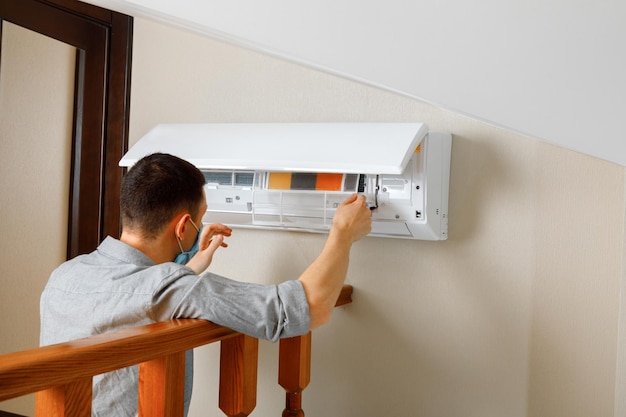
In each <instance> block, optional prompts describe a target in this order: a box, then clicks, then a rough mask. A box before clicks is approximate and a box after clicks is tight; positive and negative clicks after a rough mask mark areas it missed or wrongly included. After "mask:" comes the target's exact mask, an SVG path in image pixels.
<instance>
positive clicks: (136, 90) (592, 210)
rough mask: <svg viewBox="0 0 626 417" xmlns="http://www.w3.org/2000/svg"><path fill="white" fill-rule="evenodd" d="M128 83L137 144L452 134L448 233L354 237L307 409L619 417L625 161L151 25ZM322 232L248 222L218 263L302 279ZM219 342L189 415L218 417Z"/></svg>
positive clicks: (202, 354)
mask: <svg viewBox="0 0 626 417" xmlns="http://www.w3.org/2000/svg"><path fill="white" fill-rule="evenodd" d="M460 64H462V63H460ZM132 83H133V84H132V112H131V113H132V114H131V132H130V135H131V141H136V140H137V139H138V138H139V137H140V136H141V135H142V134H144V133H146V132H147V131H148V130H149V129H150V128H152V127H153V126H154V125H155V124H157V123H173V122H255V121H259V122H275V121H277V122H281V121H303V122H304V121H307V122H308V121H422V122H426V123H427V124H428V125H429V126H430V127H431V129H432V130H445V131H450V132H452V133H453V135H454V143H453V155H452V178H451V192H450V238H449V240H448V241H446V242H419V241H418V242H412V241H405V240H393V239H380V238H367V239H365V240H363V241H361V242H359V243H357V244H356V245H355V247H354V249H353V251H352V261H351V266H350V271H349V278H348V281H349V283H351V284H352V285H354V287H355V294H354V303H353V304H352V305H350V306H347V307H344V308H341V309H339V310H338V311H336V313H335V315H334V317H333V320H332V322H331V323H330V324H329V325H327V326H326V327H324V328H322V329H320V330H319V331H316V332H315V333H314V336H313V340H314V342H313V350H314V352H313V375H312V379H313V380H312V382H311V385H310V387H309V388H308V389H307V390H306V391H305V393H304V408H305V411H306V413H307V416H311V417H315V416H327V415H341V416H380V415H425V416H436V415H441V416H459V415H463V416H481V417H485V416H503V415H506V416H512V417H515V416H545V415H549V416H551V417H559V416H563V417H566V416H567V417H572V416H581V417H582V416H589V415H594V416H612V415H614V407H615V403H616V398H617V397H616V396H615V390H616V389H618V390H621V389H623V386H619V385H618V386H616V371H617V370H618V369H617V368H616V366H617V365H616V363H617V360H618V351H617V346H618V340H617V339H618V327H619V325H620V323H619V317H620V316H619V308H620V289H621V282H622V278H623V264H622V262H623V257H624V230H623V229H624V218H625V204H624V199H625V191H624V186H625V184H624V183H625V178H624V177H625V172H624V168H623V167H621V166H619V165H615V164H612V163H609V162H605V161H602V160H599V159H595V158H592V157H588V156H584V155H581V154H578V153H575V152H572V151H568V150H565V149H562V148H558V147H554V146H552V145H548V144H546V143H544V142H540V141H537V140H535V139H532V138H529V137H524V136H521V135H518V134H515V133H512V132H509V131H506V130H503V129H499V128H495V127H493V126H490V125H487V124H484V123H480V122H478V121H475V120H472V119H470V118H467V117H464V116H460V115H458V114H455V113H452V112H449V111H444V110H442V109H439V108H436V107H433V106H430V105H426V104H423V103H421V102H418V101H414V100H412V99H409V98H407V97H403V96H399V95H395V94H392V93H390V92H387V91H383V90H379V89H376V88H372V87H368V86H365V85H362V84H359V83H356V82H352V81H348V80H345V79H342V78H339V77H335V76H332V75H328V74H325V73H322V72H318V71H315V70H312V69H309V68H305V67H301V66H298V65H295V64H292V63H288V62H284V61H281V60H279V59H276V58H272V57H269V56H264V55H262V54H258V53H254V52H251V51H249V50H245V49H241V48H237V47H233V46H230V45H228V44H224V43H220V42H217V41H214V40H210V39H206V38H203V37H200V36H198V35H195V34H192V33H190V32H185V31H181V30H178V29H173V28H171V27H167V26H163V25H161V24H156V23H153V22H151V21H148V20H144V19H136V20H135V46H134V56H133V81H132ZM323 239H324V237H323V236H320V235H309V234H300V233H287V232H285V233H281V232H268V231H245V230H236V233H235V234H234V236H233V237H232V238H230V239H229V243H230V247H229V248H228V249H226V250H221V251H220V252H219V253H218V255H217V256H216V259H215V261H214V265H213V267H212V268H213V270H214V271H215V272H217V273H221V274H224V275H227V276H230V277H233V278H236V279H241V280H250V281H255V282H278V281H281V280H285V279H289V278H294V277H297V276H298V275H299V273H300V272H301V271H302V270H303V269H304V268H305V267H306V266H307V264H308V263H309V262H311V261H312V260H313V259H314V257H315V256H316V255H317V253H318V251H319V249H320V248H321V246H322V244H323ZM276 348H277V346H274V345H271V344H268V343H263V344H262V345H261V359H260V369H259V375H260V379H261V382H260V386H259V400H258V406H257V411H256V415H263V416H265V415H268V416H269V415H277V414H278V413H279V412H280V410H282V408H283V407H284V396H283V394H282V391H281V389H280V388H279V387H278V385H277V383H276V379H277V376H276V372H277V366H276V356H277V350H276ZM216 349H217V347H207V348H202V349H199V350H198V354H197V362H196V363H197V365H196V378H197V383H196V387H195V393H194V400H193V403H192V415H193V416H199V415H206V413H207V412H209V413H210V412H213V413H214V414H210V415H220V414H219V411H217V410H218V409H217V405H216V403H217V388H216V381H217V372H218V371H217V369H218V363H217V350H216ZM618 397H619V396H618ZM618 400H619V398H618ZM207 410H209V411H207ZM212 410H215V411H212Z"/></svg>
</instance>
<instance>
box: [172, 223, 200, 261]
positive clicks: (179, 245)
mask: <svg viewBox="0 0 626 417" xmlns="http://www.w3.org/2000/svg"><path fill="white" fill-rule="evenodd" d="M189 221H190V222H191V224H192V225H193V227H194V229H196V231H197V232H198V234H200V229H198V226H196V224H195V223H194V221H193V220H191V218H190V219H189ZM176 242H177V243H178V248H179V249H180V253H185V251H184V250H183V245H182V244H181V243H180V238H179V237H178V234H176Z"/></svg>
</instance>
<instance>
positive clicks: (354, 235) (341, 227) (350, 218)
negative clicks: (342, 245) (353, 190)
mask: <svg viewBox="0 0 626 417" xmlns="http://www.w3.org/2000/svg"><path fill="white" fill-rule="evenodd" d="M371 216H372V212H371V210H370V209H369V207H367V204H366V203H365V196H363V195H358V194H352V195H351V196H350V197H348V198H347V199H346V200H344V202H343V203H341V204H340V205H339V207H338V208H337V211H336V212H335V217H334V218H333V226H332V228H334V229H337V231H338V232H339V233H341V234H342V235H344V234H345V235H346V236H349V237H350V239H351V241H352V242H354V241H357V240H359V239H361V238H362V237H363V236H365V235H367V234H368V233H369V232H371V230H372V217H371ZM332 228H331V230H332Z"/></svg>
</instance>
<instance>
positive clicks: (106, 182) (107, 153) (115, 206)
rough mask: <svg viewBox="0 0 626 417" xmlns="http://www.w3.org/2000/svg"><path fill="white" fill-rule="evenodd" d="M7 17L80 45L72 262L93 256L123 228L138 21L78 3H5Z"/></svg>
mask: <svg viewBox="0 0 626 417" xmlns="http://www.w3.org/2000/svg"><path fill="white" fill-rule="evenodd" d="M0 19H2V20H6V21H8V22H11V23H14V24H16V25H18V26H21V27H24V28H26V29H29V30H32V31H34V32H37V33H40V34H42V35H45V36H49V37H51V38H54V39H57V40H59V41H61V42H64V43H67V44H69V45H72V46H75V47H76V48H77V54H76V55H77V60H76V61H77V62H76V83H75V85H76V88H75V92H74V94H75V96H74V128H73V134H72V159H71V160H72V166H71V168H70V197H69V198H70V204H69V207H70V210H69V214H68V242H67V257H68V258H72V257H74V256H76V255H79V254H82V253H87V252H90V251H92V250H94V249H95V248H96V247H97V246H98V244H99V243H100V242H101V241H102V239H103V238H104V237H106V236H107V235H112V236H115V237H117V236H119V231H120V214H119V189H120V184H121V178H122V169H121V168H119V166H118V161H119V160H120V159H121V157H122V156H123V154H124V153H125V152H126V150H127V149H128V118H129V113H130V79H131V61H132V60H131V54H132V29H133V18H132V17H131V16H127V15H124V14H121V13H117V12H113V11H110V10H106V9H103V8H100V7H97V6H93V5H90V4H87V3H82V2H80V1H77V0H0ZM0 28H1V25H0ZM0 40H1V36H0ZM0 45H1V44H0ZM0 47H1V46H0Z"/></svg>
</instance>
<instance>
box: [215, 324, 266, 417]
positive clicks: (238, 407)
mask: <svg viewBox="0 0 626 417" xmlns="http://www.w3.org/2000/svg"><path fill="white" fill-rule="evenodd" d="M258 353H259V340H258V339H255V338H254V337H250V336H246V335H244V334H240V335H237V336H235V337H231V338H228V339H224V340H222V342H221V346H220V397H219V407H220V410H222V411H223V412H224V414H226V415H227V416H228V417H245V416H248V415H250V413H252V411H253V410H254V407H256V382H257V381H256V380H257V365H258V357H259V355H258Z"/></svg>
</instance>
